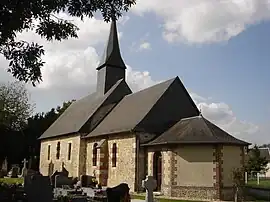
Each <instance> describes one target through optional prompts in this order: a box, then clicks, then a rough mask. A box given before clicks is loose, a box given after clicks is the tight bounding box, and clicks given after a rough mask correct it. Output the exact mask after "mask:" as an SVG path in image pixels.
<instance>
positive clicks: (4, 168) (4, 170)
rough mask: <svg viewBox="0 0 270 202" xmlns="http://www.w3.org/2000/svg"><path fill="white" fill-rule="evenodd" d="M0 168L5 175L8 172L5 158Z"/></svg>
mask: <svg viewBox="0 0 270 202" xmlns="http://www.w3.org/2000/svg"><path fill="white" fill-rule="evenodd" d="M1 170H2V171H3V173H5V175H6V174H7V172H8V162H7V158H5V160H4V161H3V163H2V167H1Z"/></svg>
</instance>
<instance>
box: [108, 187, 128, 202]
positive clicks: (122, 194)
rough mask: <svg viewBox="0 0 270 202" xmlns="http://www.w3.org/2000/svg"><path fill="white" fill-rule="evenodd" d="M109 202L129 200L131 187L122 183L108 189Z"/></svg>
mask: <svg viewBox="0 0 270 202" xmlns="http://www.w3.org/2000/svg"><path fill="white" fill-rule="evenodd" d="M106 192H107V201H108V202H120V201H122V200H124V201H126V200H125V199H128V198H129V187H128V184H126V183H121V184H119V185H118V186H116V187H112V188H107V189H106Z"/></svg>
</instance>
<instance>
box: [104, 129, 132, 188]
mask: <svg viewBox="0 0 270 202" xmlns="http://www.w3.org/2000/svg"><path fill="white" fill-rule="evenodd" d="M113 143H116V145H117V161H116V167H112V155H111V154H112V152H111V151H112V145H113ZM108 148H109V167H108V186H116V185H119V184H120V183H127V184H128V185H129V188H130V191H131V192H134V191H135V182H136V136H135V135H134V134H120V135H119V136H112V137H110V138H109V139H108Z"/></svg>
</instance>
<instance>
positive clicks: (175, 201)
mask: <svg viewBox="0 0 270 202" xmlns="http://www.w3.org/2000/svg"><path fill="white" fill-rule="evenodd" d="M131 199H141V200H144V199H145V196H142V195H132V196H131ZM157 200H158V201H159V202H200V201H187V200H176V199H164V198H157Z"/></svg>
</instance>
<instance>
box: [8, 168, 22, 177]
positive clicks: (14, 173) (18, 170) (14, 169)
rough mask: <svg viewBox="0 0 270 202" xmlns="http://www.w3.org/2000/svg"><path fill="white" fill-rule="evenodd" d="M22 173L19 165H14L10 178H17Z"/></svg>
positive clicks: (9, 174)
mask: <svg viewBox="0 0 270 202" xmlns="http://www.w3.org/2000/svg"><path fill="white" fill-rule="evenodd" d="M19 172H20V167H19V166H18V165H12V167H11V170H10V171H9V172H8V177H11V178H17V177H18V174H19Z"/></svg>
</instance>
